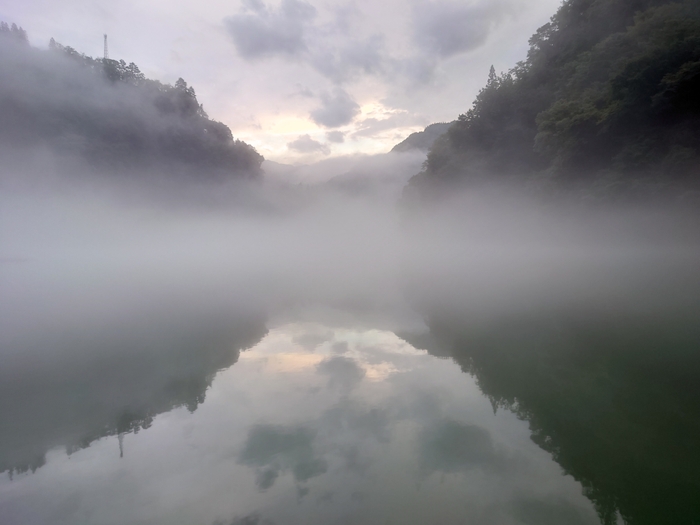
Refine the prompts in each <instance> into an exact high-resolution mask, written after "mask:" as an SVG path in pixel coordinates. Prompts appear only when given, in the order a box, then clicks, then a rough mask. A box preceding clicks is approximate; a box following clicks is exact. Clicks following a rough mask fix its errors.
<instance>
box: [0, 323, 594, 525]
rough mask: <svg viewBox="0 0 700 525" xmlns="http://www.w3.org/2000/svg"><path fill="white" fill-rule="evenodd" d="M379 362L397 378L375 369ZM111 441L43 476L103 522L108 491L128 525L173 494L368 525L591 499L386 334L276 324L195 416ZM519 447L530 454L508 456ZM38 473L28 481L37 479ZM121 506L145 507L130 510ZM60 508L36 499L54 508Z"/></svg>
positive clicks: (201, 511)
mask: <svg viewBox="0 0 700 525" xmlns="http://www.w3.org/2000/svg"><path fill="white" fill-rule="evenodd" d="M307 332H310V333H314V334H319V333H327V334H329V337H327V338H326V340H325V341H323V342H321V343H319V344H317V345H316V346H315V348H313V350H310V349H309V348H308V345H307V346H306V347H305V346H302V345H300V344H299V341H300V340H304V339H303V335H304V334H305V333H307ZM300 336H301V337H302V339H299V337H300ZM310 340H311V338H309V339H307V341H310ZM382 367H383V368H384V369H390V372H389V373H386V374H384V376H383V377H382V378H380V379H378V378H377V376H376V375H374V376H373V375H372V374H376V371H377V370H382V369H383V368H382ZM103 441H104V440H103ZM113 444H114V445H116V443H113ZM104 445H105V444H104V443H102V444H95V446H94V447H91V449H90V450H89V451H83V453H77V454H76V456H77V457H72V458H71V461H70V464H71V465H74V466H75V467H74V468H83V469H84V470H83V474H81V476H82V477H75V476H74V477H72V478H70V477H68V476H65V475H64V474H63V472H65V469H67V468H70V465H68V464H67V462H65V461H64V462H63V463H61V458H59V457H58V456H55V457H54V456H51V457H50V458H49V462H48V464H47V466H46V467H44V469H41V472H42V474H43V473H44V472H45V473H46V475H47V476H52V477H51V478H50V479H51V480H52V483H54V486H56V487H60V489H61V490H64V491H65V493H67V494H69V493H73V492H75V491H76V490H82V493H84V494H85V496H86V497H85V500H84V504H83V508H84V509H88V508H89V509H90V511H91V512H94V513H99V512H101V511H102V510H103V506H105V505H106V503H104V502H105V498H104V497H103V496H104V492H105V491H106V490H109V493H110V498H111V500H110V501H114V502H115V503H114V505H120V510H119V512H120V516H121V517H123V518H124V522H137V521H138V519H139V518H140V516H142V515H143V513H144V512H148V511H149V509H151V510H152V507H150V506H149V505H151V504H152V502H153V501H158V502H161V501H166V500H167V501H169V502H171V503H169V504H168V505H169V506H168V508H167V509H164V512H165V513H166V514H164V516H163V522H168V523H171V522H173V523H174V522H184V521H185V518H186V519H187V520H188V521H187V522H188V523H210V524H212V523H216V525H268V523H270V522H269V521H268V520H273V521H274V522H275V523H279V524H282V523H284V524H289V525H302V524H303V525H326V524H327V523H337V522H345V523H371V522H372V521H373V520H375V521H376V517H377V516H379V515H384V514H386V513H389V514H390V515H391V516H392V519H393V520H394V521H395V522H398V523H406V524H410V525H413V524H418V523H431V522H441V523H459V522H473V523H479V524H480V525H488V524H494V525H501V524H504V523H526V524H527V523H529V522H528V521H527V520H528V519H530V522H532V519H536V518H538V517H542V516H544V517H543V518H542V520H541V522H542V523H543V524H544V523H547V521H546V519H547V517H546V516H548V513H551V514H552V515H553V516H565V515H566V509H565V507H566V505H567V504H568V505H569V506H570V507H571V508H573V509H579V508H581V507H585V505H586V504H587V501H586V500H585V498H584V497H583V496H582V495H581V487H580V485H577V484H576V483H575V482H574V480H573V479H570V478H566V477H565V476H563V475H562V474H561V470H560V468H559V466H558V465H556V463H554V462H553V461H552V460H551V459H550V458H549V456H548V455H547V454H546V453H543V452H542V451H540V449H539V448H538V447H537V446H536V445H534V444H533V443H532V442H531V441H530V439H529V431H528V429H527V426H526V425H525V424H524V423H523V422H521V421H519V420H517V418H516V417H515V416H513V415H512V414H510V413H508V412H506V411H502V412H499V414H497V415H494V414H493V411H492V410H491V406H490V404H489V402H488V400H486V399H484V398H483V396H481V395H480V394H479V391H478V387H477V386H476V385H475V384H474V383H473V381H472V380H471V378H470V377H469V376H468V375H465V374H463V373H462V372H461V370H459V368H457V367H456V366H454V364H453V363H451V362H449V361H445V360H438V359H435V358H433V357H432V356H430V355H428V354H426V353H425V352H422V351H418V350H416V349H414V348H412V347H411V346H410V345H408V344H407V343H406V342H404V341H402V340H400V339H399V338H398V337H396V336H395V335H394V334H393V333H391V332H383V331H379V330H366V331H363V330H355V331H353V330H349V329H346V328H327V327H323V326H320V327H319V326H314V325H299V324H289V325H283V326H279V327H277V328H272V329H271V330H270V331H269V332H268V334H267V335H266V336H265V337H264V338H263V339H262V340H261V341H260V342H259V343H258V344H256V345H255V346H254V347H252V348H250V349H249V350H247V351H245V352H243V353H241V356H240V359H239V361H238V363H237V364H236V366H235V367H232V368H230V369H228V370H226V371H225V372H223V373H221V374H219V375H218V376H217V378H216V380H215V381H214V383H213V385H212V387H211V389H210V391H209V393H208V395H207V398H206V400H205V401H204V403H203V405H202V406H201V407H200V408H198V409H197V410H196V411H195V412H194V413H192V414H190V413H187V412H186V411H184V410H182V411H179V412H178V411H176V412H173V413H171V414H168V415H166V416H162V417H159V418H156V419H155V420H154V422H153V425H152V426H151V428H149V429H148V430H147V431H144V432H141V433H139V434H138V435H132V436H129V438H128V447H127V449H128V453H127V454H125V458H124V459H118V458H116V457H115V454H114V450H113V448H109V447H105V446H104ZM105 448H109V450H108V451H107V453H104V452H99V451H100V450H104V449H105ZM514 451H516V452H514ZM521 451H524V452H521ZM90 453H92V456H91V457H90V462H89V467H88V466H87V465H88V463H87V462H84V463H83V467H80V463H79V462H80V461H81V458H82V459H84V458H85V455H86V454H88V455H89V454H90ZM101 454H104V455H101ZM517 454H525V456H526V460H522V459H518V460H517V461H511V460H508V461H504V458H510V459H512V457H513V456H515V455H517ZM537 454H539V456H538V455H537ZM110 461H111V462H112V463H110ZM115 464H116V466H115ZM435 474H437V475H435ZM37 477H38V476H37ZM164 477H166V478H167V479H171V480H173V483H165V484H163V483H161V481H162V479H164ZM29 478H33V477H32V476H30V477H28V478H24V479H21V480H20V481H19V483H24V484H25V486H27V487H30V486H37V483H38V482H34V481H33V480H32V479H29ZM77 479H82V480H84V482H85V485H83V486H77V487H76V482H75V480H77ZM174 480H177V482H175V481H174ZM15 483H18V481H17V480H15ZM64 483H65V485H64ZM88 485H89V486H88ZM134 492H138V493H144V494H149V495H150V496H151V500H150V501H151V503H150V504H149V503H148V502H146V501H140V500H139V499H138V498H133V494H134ZM40 493H41V492H40V491H37V494H40ZM127 498H130V499H129V501H135V503H134V504H133V505H132V506H126V507H128V508H125V506H124V505H123V502H124V501H126V499H127ZM523 501H524V502H526V503H524V504H520V503H518V502H523ZM527 501H536V502H537V501H540V502H543V506H542V508H541V509H540V508H535V506H533V505H529V506H528V504H527ZM399 502H400V503H399ZM558 502H560V503H561V505H560V504H559V503H558ZM2 503H6V502H3V501H2V493H1V492H0V504H2ZM10 503H11V504H12V505H13V506H14V508H17V506H18V504H17V503H13V502H10ZM60 503H61V502H60V501H59V500H58V499H54V500H51V498H49V499H48V500H46V499H45V500H42V501H41V502H38V500H37V505H39V506H43V507H44V508H45V509H46V515H50V513H51V512H52V510H53V508H54V507H55V506H57V505H60ZM83 508H81V511H82V510H83ZM542 509H544V510H542ZM548 509H549V510H548ZM562 509H563V510H562ZM550 511H551V512H550ZM584 514H585V513H584ZM588 514H590V512H589V513H588ZM572 515H573V514H572ZM586 515H587V514H586ZM79 517H80V514H78V511H77V510H76V512H75V513H73V515H71V516H70V518H71V519H72V522H78V521H79V519H78V518H79ZM217 519H218V521H216V520H217ZM550 521H551V520H550ZM572 523H574V524H576V525H578V523H577V522H576V521H572ZM586 523H592V522H590V521H587V522H586Z"/></svg>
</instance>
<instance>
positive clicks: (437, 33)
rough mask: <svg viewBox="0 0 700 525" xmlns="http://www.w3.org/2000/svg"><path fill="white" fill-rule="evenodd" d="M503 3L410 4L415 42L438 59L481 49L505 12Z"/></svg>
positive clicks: (444, 0)
mask: <svg viewBox="0 0 700 525" xmlns="http://www.w3.org/2000/svg"><path fill="white" fill-rule="evenodd" d="M508 6H509V4H508V3H506V2H499V1H496V2H483V3H476V4H471V5H469V4H466V5H465V4H464V3H462V2H456V1H454V0H437V1H432V2H421V3H417V4H415V5H414V11H413V23H414V40H415V43H416V44H417V45H418V46H419V47H420V48H421V49H423V50H424V51H426V52H428V53H429V54H431V55H437V56H438V57H440V58H447V57H450V56H453V55H457V54H459V53H464V52H467V51H472V50H474V49H476V48H478V47H479V46H481V45H482V44H483V43H484V42H485V41H486V38H487V37H488V36H489V34H490V33H491V31H492V30H493V28H494V27H495V26H496V25H497V24H498V23H499V22H500V21H501V20H502V19H503V17H504V15H505V14H506V13H507V11H508Z"/></svg>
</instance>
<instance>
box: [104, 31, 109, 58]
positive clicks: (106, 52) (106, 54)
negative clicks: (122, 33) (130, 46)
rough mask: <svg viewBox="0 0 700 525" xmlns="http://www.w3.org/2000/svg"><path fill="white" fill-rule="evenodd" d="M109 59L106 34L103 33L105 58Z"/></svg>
mask: <svg viewBox="0 0 700 525" xmlns="http://www.w3.org/2000/svg"><path fill="white" fill-rule="evenodd" d="M107 59H109V49H108V48H107V35H105V60H107Z"/></svg>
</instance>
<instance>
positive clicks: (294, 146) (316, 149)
mask: <svg viewBox="0 0 700 525" xmlns="http://www.w3.org/2000/svg"><path fill="white" fill-rule="evenodd" d="M287 147H288V148H289V149H291V150H294V151H298V152H299V153H322V154H323V155H328V154H329V153H330V152H331V148H330V147H329V146H328V144H323V143H321V142H318V141H317V140H314V139H312V138H311V135H301V136H300V137H298V138H297V139H296V140H293V141H292V142H289V143H288V144H287Z"/></svg>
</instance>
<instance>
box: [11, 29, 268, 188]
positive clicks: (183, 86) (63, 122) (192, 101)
mask: <svg viewBox="0 0 700 525" xmlns="http://www.w3.org/2000/svg"><path fill="white" fill-rule="evenodd" d="M49 47H50V48H49V50H39V49H35V48H32V47H31V46H29V44H28V42H27V39H26V33H25V32H24V31H23V30H21V29H20V28H16V27H13V28H9V27H7V25H6V24H3V25H2V27H0V79H1V80H0V114H1V115H2V117H3V118H2V119H0V148H1V149H2V151H3V156H4V158H5V159H6V160H7V161H8V163H12V165H13V166H14V167H15V168H17V167H18V166H19V167H21V166H22V165H23V162H24V161H25V160H27V159H30V158H36V156H37V155H46V154H47V153H48V154H49V156H50V157H51V158H52V159H53V162H54V164H55V165H57V166H59V167H61V166H62V167H65V168H70V169H73V168H75V167H80V166H87V167H88V169H93V170H97V171H100V172H103V173H118V174H125V173H129V172H134V173H138V174H139V175H144V174H151V173H158V174H165V175H168V176H170V175H179V176H182V177H187V178H194V179H207V180H227V179H232V178H233V179H252V178H257V177H259V175H260V173H261V171H260V164H261V163H262V160H263V158H262V156H260V155H259V154H258V153H257V152H256V151H255V149H254V148H252V147H251V146H249V145H247V144H245V143H244V142H241V141H239V140H234V139H233V137H232V135H231V131H230V130H229V128H228V127H227V126H225V125H224V124H222V123H220V122H216V121H214V120H211V119H209V118H208V116H207V114H206V113H205V112H204V109H203V108H202V106H201V104H200V103H199V102H198V100H197V97H196V95H195V92H194V89H193V88H191V87H188V85H187V83H186V82H185V81H184V80H182V79H179V80H178V81H177V82H176V83H175V85H174V86H171V85H168V84H162V83H160V82H158V81H156V80H149V79H147V78H145V76H144V75H143V74H142V73H141V72H140V70H139V68H138V66H136V64H133V63H131V64H128V65H127V64H126V63H125V62H124V61H123V60H122V61H116V60H109V59H93V58H90V57H87V56H85V55H82V54H79V53H78V52H77V51H75V50H74V49H72V48H70V47H64V46H62V45H60V44H58V43H56V42H54V41H53V39H52V41H51V43H50V46H49ZM15 171H17V170H16V169H15Z"/></svg>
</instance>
